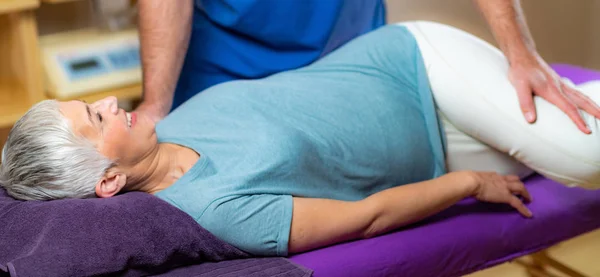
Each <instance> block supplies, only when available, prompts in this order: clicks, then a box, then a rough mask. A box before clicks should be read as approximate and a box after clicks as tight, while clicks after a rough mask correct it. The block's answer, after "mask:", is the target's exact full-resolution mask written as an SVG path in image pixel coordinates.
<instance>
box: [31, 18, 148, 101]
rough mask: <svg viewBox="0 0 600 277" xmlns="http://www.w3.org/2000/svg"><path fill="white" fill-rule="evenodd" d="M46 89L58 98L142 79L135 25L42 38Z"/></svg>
mask: <svg viewBox="0 0 600 277" xmlns="http://www.w3.org/2000/svg"><path fill="white" fill-rule="evenodd" d="M40 46H41V49H42V50H41V51H42V61H43V68H44V72H45V77H46V90H47V92H48V93H49V94H50V95H51V96H53V97H54V98H59V99H65V98H74V97H77V96H81V95H85V94H88V93H94V92H101V91H107V90H110V89H115V88H119V87H123V86H127V85H133V84H137V83H140V82H141V80H142V72H141V63H140V56H139V49H140V45H139V39H138V33H137V31H136V30H135V29H132V30H124V31H117V32H108V31H99V30H95V29H88V30H81V31H73V32H67V33H59V34H52V35H47V36H43V37H41V38H40Z"/></svg>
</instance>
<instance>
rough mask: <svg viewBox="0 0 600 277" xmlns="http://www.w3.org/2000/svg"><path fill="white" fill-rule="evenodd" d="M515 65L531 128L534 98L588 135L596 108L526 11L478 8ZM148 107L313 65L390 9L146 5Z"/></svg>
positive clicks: (259, 3)
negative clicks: (549, 54)
mask: <svg viewBox="0 0 600 277" xmlns="http://www.w3.org/2000/svg"><path fill="white" fill-rule="evenodd" d="M474 2H475V3H476V4H477V6H478V7H479V9H480V10H481V12H482V14H483V16H484V18H485V19H486V21H487V22H488V24H489V26H490V29H491V31H492V33H493V34H494V36H495V37H496V40H497V42H498V45H499V47H500V49H502V51H503V52H504V54H505V56H506V58H507V59H508V61H509V64H510V69H509V71H508V74H509V79H510V80H511V82H512V84H513V85H514V86H515V88H516V91H517V94H518V96H519V102H520V105H521V110H522V112H523V115H524V118H525V120H527V121H528V122H530V123H533V122H535V120H536V111H535V106H534V104H533V96H539V97H542V98H544V99H546V100H547V101H549V102H550V103H553V104H555V105H556V106H557V107H558V108H560V109H561V110H562V111H564V112H565V113H566V114H567V115H569V117H570V118H571V119H572V120H573V122H574V123H575V124H576V125H577V126H578V128H579V129H580V130H581V131H582V132H585V133H589V132H590V131H589V129H588V128H587V126H586V125H585V123H584V121H583V119H582V118H581V115H580V113H579V109H588V110H589V109H595V108H596V107H591V106H590V105H591V104H590V103H592V102H591V101H590V100H589V99H588V98H587V97H586V96H584V95H583V94H581V93H580V92H578V91H576V90H573V89H569V88H568V87H567V86H566V84H564V83H563V82H562V80H561V79H560V78H559V77H558V75H557V74H556V73H555V72H554V71H553V70H552V69H551V68H550V67H549V66H548V64H547V63H546V62H545V61H544V60H543V59H542V58H541V57H540V55H539V54H538V52H537V50H536V48H535V43H534V42H533V39H532V37H531V35H530V33H529V29H528V27H527V23H526V21H525V18H524V15H523V12H522V9H521V6H520V2H519V1H514V0H474ZM139 15H140V16H139V18H140V21H139V27H140V40H141V58H142V66H143V90H144V93H143V101H142V102H141V104H140V106H139V107H138V109H137V112H139V113H144V114H146V115H148V116H150V117H151V118H153V119H154V120H155V121H159V120H160V119H162V118H163V117H164V116H166V115H167V114H168V113H169V112H170V111H171V110H173V109H175V108H177V107H178V106H179V105H181V104H182V103H184V102H185V101H186V100H187V99H189V98H191V97H192V96H193V95H195V94H197V93H200V92H202V91H203V90H204V89H206V88H208V87H211V86H213V85H215V84H218V83H222V82H226V81H230V80H236V79H256V78H262V77H266V76H269V75H271V74H273V73H277V72H280V71H285V70H290V69H295V68H299V67H302V66H305V65H308V64H310V63H312V62H314V61H315V60H317V59H319V58H320V57H323V56H325V55H327V54H328V53H330V52H331V51H332V50H334V49H336V48H338V47H339V46H341V45H342V44H344V43H346V42H348V41H350V40H351V39H353V38H355V37H357V36H360V35H362V34H364V33H366V32H369V31H371V30H374V29H376V28H378V27H380V26H382V25H384V24H385V23H386V22H385V21H386V20H385V18H386V11H385V4H384V1H383V0H196V1H192V0H176V1H165V0H139Z"/></svg>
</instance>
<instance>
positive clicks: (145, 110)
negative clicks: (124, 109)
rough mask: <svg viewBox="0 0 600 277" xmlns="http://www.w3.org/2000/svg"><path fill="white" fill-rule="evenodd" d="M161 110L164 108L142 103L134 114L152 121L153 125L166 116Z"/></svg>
mask: <svg viewBox="0 0 600 277" xmlns="http://www.w3.org/2000/svg"><path fill="white" fill-rule="evenodd" d="M163 110H164V108H163V107H161V106H159V105H156V104H152V103H148V102H142V103H140V105H139V106H138V107H137V108H136V109H135V112H136V113H138V114H142V115H144V116H146V117H148V118H150V119H151V120H152V121H154V123H158V122H159V121H160V120H161V119H163V118H164V117H165V116H166V115H167V112H164V111H163Z"/></svg>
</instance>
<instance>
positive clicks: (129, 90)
mask: <svg viewBox="0 0 600 277" xmlns="http://www.w3.org/2000/svg"><path fill="white" fill-rule="evenodd" d="M108 96H116V97H117V98H118V99H119V100H138V99H140V98H141V97H142V85H141V84H136V85H131V86H126V87H122V88H117V89H111V90H108V91H100V92H96V93H90V94H86V95H82V96H75V97H68V98H59V99H58V100H60V101H69V100H83V101H85V102H88V103H92V102H95V101H98V100H100V99H102V98H106V97H108Z"/></svg>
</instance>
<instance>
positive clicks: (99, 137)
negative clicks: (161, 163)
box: [60, 97, 157, 168]
mask: <svg viewBox="0 0 600 277" xmlns="http://www.w3.org/2000/svg"><path fill="white" fill-rule="evenodd" d="M60 111H61V113H62V114H63V116H65V117H66V118H67V119H68V120H69V121H71V124H72V126H71V127H72V128H73V131H74V132H75V134H76V135H80V136H83V137H85V138H86V139H88V140H89V141H91V142H92V143H94V145H95V146H96V149H98V151H100V153H101V154H102V155H104V156H105V157H107V158H109V159H111V160H112V161H115V162H116V163H117V164H118V166H119V167H125V168H127V167H130V166H134V165H136V164H137V163H138V162H140V161H141V160H142V159H143V158H144V157H145V156H146V155H147V154H148V153H149V152H150V151H151V150H152V148H153V147H156V145H157V139H156V133H155V130H154V128H155V124H154V122H153V121H152V120H150V119H149V118H147V117H145V116H143V115H142V114H137V113H126V112H125V111H124V110H123V109H119V108H118V107H117V99H116V98H115V97H107V98H104V99H102V100H99V101H96V102H94V103H92V104H87V103H84V102H82V101H69V102H61V103H60Z"/></svg>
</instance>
